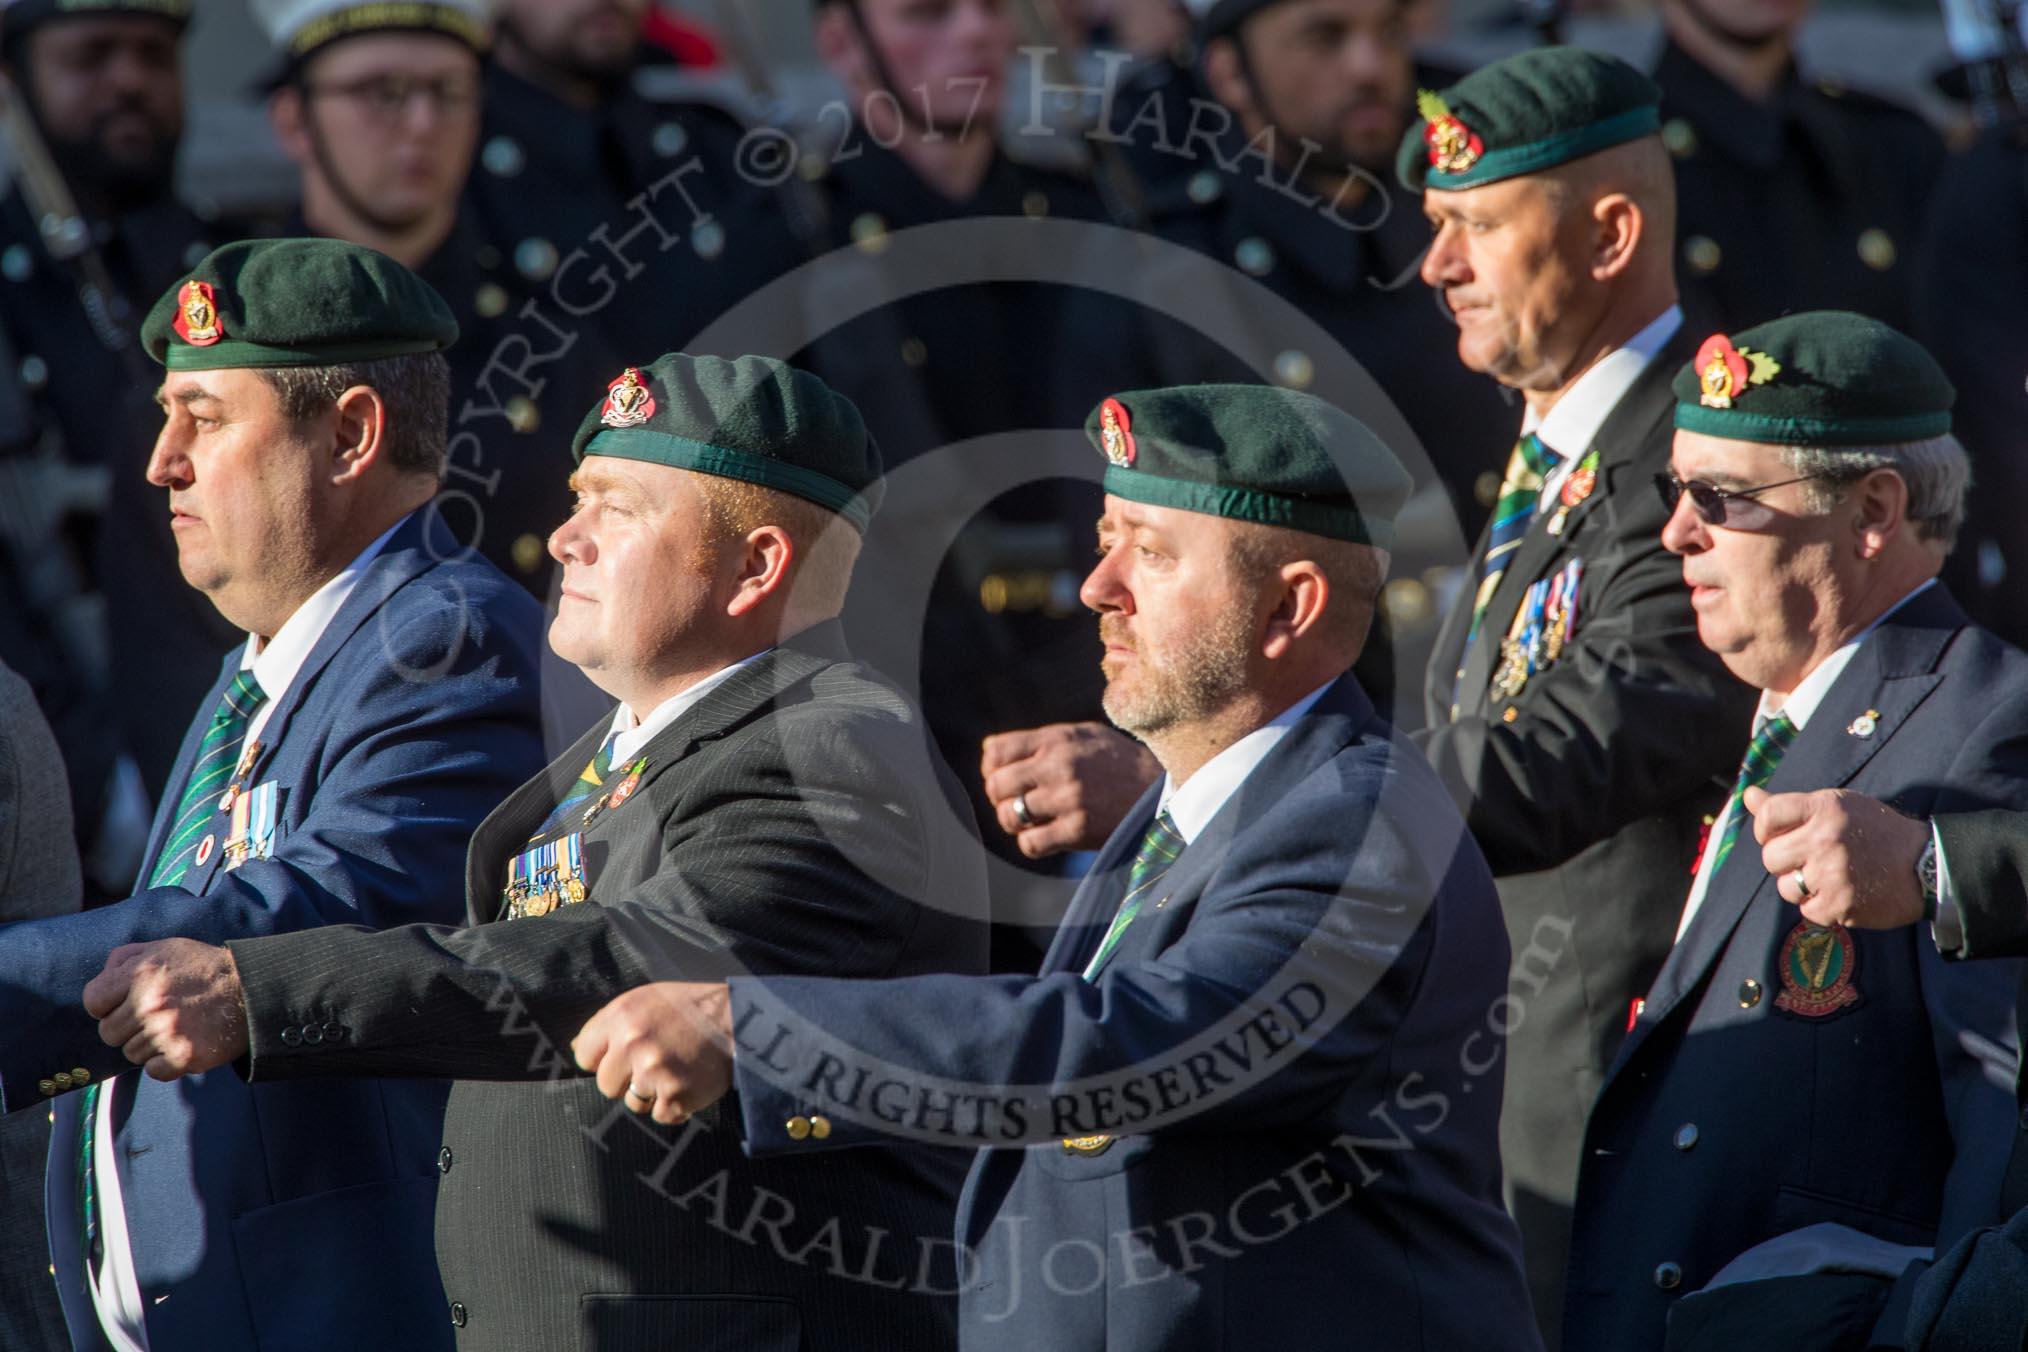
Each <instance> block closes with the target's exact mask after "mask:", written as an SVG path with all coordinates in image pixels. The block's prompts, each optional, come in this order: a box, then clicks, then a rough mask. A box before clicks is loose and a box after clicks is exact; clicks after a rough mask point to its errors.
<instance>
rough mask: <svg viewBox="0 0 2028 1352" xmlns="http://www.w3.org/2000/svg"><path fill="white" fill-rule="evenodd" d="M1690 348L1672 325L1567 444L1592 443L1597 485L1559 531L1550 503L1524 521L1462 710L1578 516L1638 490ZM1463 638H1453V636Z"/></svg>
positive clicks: (1490, 608) (1468, 671) (1484, 685)
mask: <svg viewBox="0 0 2028 1352" xmlns="http://www.w3.org/2000/svg"><path fill="white" fill-rule="evenodd" d="M1692 355H1693V347H1692V346H1691V345H1690V343H1689V340H1688V339H1687V338H1686V337H1685V330H1684V329H1681V328H1679V329H1677V331H1676V334H1675V336H1674V337H1673V338H1671V339H1670V340H1669V341H1668V342H1667V343H1666V344H1664V345H1663V347H1662V350H1661V351H1660V352H1658V353H1656V354H1655V358H1654V360H1653V361H1650V362H1649V363H1648V364H1647V365H1646V366H1645V367H1643V368H1642V369H1641V373H1640V374H1639V375H1638V376H1636V377H1634V383H1633V384H1631V385H1629V386H1628V387H1627V391H1626V393H1625V394H1623V395H1621V396H1620V398H1619V402H1617V403H1615V404H1614V405H1613V408H1612V412H1610V413H1608V414H1607V415H1606V416H1605V419H1604V420H1603V421H1602V422H1600V423H1599V425H1598V430H1597V431H1596V432H1594V433H1593V434H1592V439H1591V442H1590V444H1589V445H1586V446H1583V447H1579V448H1569V454H1570V455H1571V456H1573V457H1574V458H1575V459H1576V460H1577V461H1582V460H1583V459H1584V458H1585V457H1586V456H1587V455H1589V454H1591V452H1592V451H1593V450H1597V451H1598V453H1599V463H1598V476H1599V491H1596V492H1594V493H1592V495H1591V496H1590V497H1588V498H1586V499H1585V500H1584V501H1583V502H1582V503H1579V504H1578V505H1577V506H1575V507H1573V508H1571V509H1570V514H1569V515H1568V516H1567V517H1566V518H1565V520H1564V523H1563V529H1562V532H1561V533H1560V534H1551V533H1550V530H1549V523H1550V522H1551V521H1552V520H1554V519H1555V517H1556V507H1555V505H1554V504H1552V505H1550V506H1549V507H1547V508H1546V509H1539V510H1537V511H1536V513H1535V519H1534V520H1532V521H1530V522H1529V523H1528V530H1527V533H1526V534H1524V535H1523V536H1522V537H1521V544H1520V547H1519V548H1517V549H1516V550H1515V551H1514V558H1513V561H1512V562H1510V563H1509V564H1508V565H1507V569H1506V571H1505V572H1503V573H1502V574H1501V575H1500V583H1499V585H1498V586H1497V587H1495V588H1494V589H1493V596H1492V599H1491V600H1490V601H1489V602H1488V603H1487V606H1486V617H1485V619H1484V621H1483V622H1482V623H1481V624H1480V625H1479V633H1478V637H1477V638H1475V639H1473V640H1472V645H1471V650H1470V651H1469V652H1467V653H1466V654H1465V658H1464V664H1463V665H1464V672H1465V674H1464V678H1463V680H1462V681H1461V682H1460V683H1459V690H1460V692H1461V693H1462V695H1463V696H1464V698H1463V699H1462V700H1460V708H1461V709H1476V708H1482V707H1484V703H1485V700H1486V697H1487V695H1488V693H1489V691H1490V688H1491V686H1492V682H1493V672H1494V669H1495V668H1496V667H1497V666H1498V665H1499V661H1500V644H1501V641H1502V640H1504V639H1505V638H1506V637H1507V631H1508V630H1509V629H1511V628H1512V627H1513V624H1514V615H1515V613H1516V612H1517V611H1518V610H1520V608H1521V601H1522V599H1523V598H1524V597H1525V596H1526V595H1527V594H1528V588H1529V587H1531V586H1533V585H1534V584H1535V583H1536V582H1539V581H1540V580H1541V579H1542V578H1543V577H1545V576H1547V575H1548V574H1549V573H1551V572H1552V571H1554V570H1555V568H1556V567H1558V566H1560V565H1561V564H1562V562H1563V556H1564V555H1565V554H1566V553H1568V552H1570V548H1571V545H1572V544H1573V542H1575V540H1576V539H1577V536H1578V534H1579V528H1580V526H1581V525H1582V524H1583V522H1584V520H1585V518H1586V517H1587V516H1589V515H1590V514H1591V513H1592V512H1594V511H1597V510H1599V503H1601V502H1603V501H1606V500H1609V499H1610V498H1611V497H1612V495H1614V494H1616V493H1638V492H1642V491H1644V488H1645V486H1644V485H1642V484H1640V483H1638V482H1636V481H1635V477H1634V476H1635V469H1634V466H1633V463H1632V462H1633V461H1634V460H1636V459H1637V458H1638V457H1640V456H1641V455H1642V453H1643V452H1645V451H1646V449H1647V447H1648V444H1649V436H1650V434H1651V433H1652V431H1653V429H1654V427H1655V426H1656V424H1657V423H1658V422H1661V421H1662V420H1663V419H1665V418H1669V417H1673V416H1674V414H1673V410H1674V409H1675V406H1676V396H1675V393H1674V391H1673V390H1671V388H1670V384H1671V382H1672V381H1674V380H1675V378H1676V372H1677V370H1678V369H1680V368H1681V366H1682V364H1683V363H1684V362H1686V361H1688V360H1690V358H1691V356H1692ZM1556 449H1557V452H1558V454H1563V453H1564V452H1565V451H1566V449H1567V448H1565V447H1561V446H1559V447H1557V448H1556ZM1489 534H1490V531H1489ZM1485 548H1486V546H1485V540H1484V539H1483V538H1482V539H1481V541H1480V544H1479V550H1478V552H1477V553H1476V554H1474V555H1473V556H1472V557H1473V563H1472V570H1473V578H1472V580H1471V581H1472V583H1473V585H1476V577H1477V574H1478V572H1479V569H1480V566H1481V564H1482V562H1483V560H1484V559H1485ZM1459 609H1462V610H1463V611H1464V612H1465V624H1466V625H1467V626H1469V624H1470V622H1471V593H1470V592H1469V591H1468V592H1466V593H1465V595H1464V596H1463V597H1462V598H1461V599H1460V601H1459V604H1458V606H1457V607H1454V608H1453V611H1452V617H1451V618H1452V620H1453V621H1455V620H1456V618H1457V610H1459ZM1448 633H1449V626H1448V625H1446V636H1447V637H1448ZM1462 641H1463V640H1462V638H1460V640H1459V642H1460V643H1462ZM1455 669H1456V668H1455V667H1454V668H1453V670H1455ZM1444 713H1445V715H1446V716H1445V718H1444V720H1443V721H1445V722H1448V721H1449V718H1448V714H1449V710H1448V708H1446V709H1445V710H1444Z"/></svg>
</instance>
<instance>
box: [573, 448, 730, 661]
mask: <svg viewBox="0 0 2028 1352" xmlns="http://www.w3.org/2000/svg"><path fill="white" fill-rule="evenodd" d="M696 480H697V476H696V475H694V474H692V473H691V472H689V471H687V470H680V469H674V468H671V467H670V466H667V465H656V464H647V463H644V462H641V461H636V460H623V459H620V458H617V457H614V456H606V455H594V456H588V457H586V459H585V461H584V463H583V464H581V465H580V466H578V470H577V473H576V474H574V475H572V476H571V490H572V492H573V494H574V495H575V507H574V509H573V510H572V512H571V515H570V519H569V520H568V521H566V522H564V524H563V525H561V526H559V527H558V528H557V529H556V531H555V533H554V534H552V535H551V536H550V537H549V552H550V555H551V556H552V557H553V558H555V559H556V560H557V562H559V563H561V564H562V565H563V590H562V596H561V599H560V601H559V604H558V607H557V612H556V619H555V621H554V622H553V623H552V624H551V625H550V629H549V646H550V647H552V648H554V649H555V650H556V654H557V656H559V657H561V658H563V659H564V660H566V661H568V662H572V663H575V664H576V665H577V666H579V667H581V668H583V669H584V672H585V674H586V675H588V676H589V677H591V679H592V681H593V682H594V683H595V684H597V685H598V686H599V687H600V688H601V689H603V690H605V691H606V692H607V693H609V694H613V695H615V696H617V697H618V698H620V699H627V698H629V695H628V693H627V692H629V691H634V690H640V689H646V688H649V687H652V686H654V685H655V684H656V682H657V681H658V680H659V679H661V677H662V676H663V675H664V674H666V672H668V671H670V670H674V669H678V668H679V666H680V662H681V660H682V657H683V655H684V653H685V651H686V649H692V648H697V647H703V646H707V645H703V644H699V643H697V642H696V640H697V639H698V638H699V636H702V635H707V634H709V633H710V632H712V631H714V630H715V628H716V627H717V626H720V625H722V624H723V622H724V605H723V601H722V598H723V596H724V595H725V594H726V593H728V592H729V591H730V580H731V572H732V570H733V569H735V568H736V567H737V559H738V551H737V550H733V549H728V548H722V547H720V546H719V545H717V544H716V543H714V542H713V538H712V532H711V529H710V522H709V518H708V515H707V512H706V506H705V501H704V496H703V494H702V493H701V491H700V490H699V488H698V486H697V482H696Z"/></svg>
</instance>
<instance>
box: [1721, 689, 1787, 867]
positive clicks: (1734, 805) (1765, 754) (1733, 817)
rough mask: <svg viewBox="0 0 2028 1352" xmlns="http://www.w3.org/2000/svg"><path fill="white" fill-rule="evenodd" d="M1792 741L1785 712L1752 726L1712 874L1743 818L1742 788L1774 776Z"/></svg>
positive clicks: (1750, 786) (1727, 852) (1744, 818)
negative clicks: (1755, 726) (1751, 734)
mask: <svg viewBox="0 0 2028 1352" xmlns="http://www.w3.org/2000/svg"><path fill="white" fill-rule="evenodd" d="M1795 740H1796V725H1795V724H1793V723H1791V722H1789V716H1788V715H1787V714H1776V715H1775V716H1774V717H1773V718H1769V719H1763V720H1762V721H1761V725H1760V727H1759V728H1757V729H1755V731H1754V734H1753V740H1752V741H1751V742H1749V743H1748V744H1747V747H1746V759H1745V760H1744V761H1742V762H1740V766H1739V781H1738V782H1737V783H1735V784H1734V785H1733V786H1732V801H1731V803H1730V804H1729V807H1730V809H1731V812H1730V814H1729V815H1728V816H1727V818H1726V821H1725V834H1724V835H1722V836H1720V837H1719V838H1718V853H1717V854H1715V855H1713V856H1712V858H1711V875H1712V876H1713V877H1716V876H1718V870H1719V869H1721V868H1724V867H1725V856H1727V855H1728V854H1731V853H1732V845H1733V842H1734V841H1736V840H1738V839H1739V828H1740V826H1741V825H1742V824H1743V823H1744V822H1745V821H1746V806H1745V801H1744V800H1745V798H1746V791H1747V790H1748V789H1758V788H1760V787H1762V786H1763V785H1765V784H1766V783H1767V782H1768V780H1770V779H1772V778H1774V772H1775V767H1776V766H1777V765H1780V764H1781V763H1782V754H1783V753H1784V752H1786V751H1787V750H1788V749H1789V743H1791V742H1793V741H1795Z"/></svg>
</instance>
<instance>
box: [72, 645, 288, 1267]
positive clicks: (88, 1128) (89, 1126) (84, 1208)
mask: <svg viewBox="0 0 2028 1352" xmlns="http://www.w3.org/2000/svg"><path fill="white" fill-rule="evenodd" d="M266 698H267V696H266V695H265V694H263V693H262V691H261V683H260V682H259V681H257V680H255V679H254V674H253V670H252V668H243V669H242V670H241V671H240V672H239V674H237V675H236V676H234V677H233V678H232V684H231V685H229V686H227V687H226V688H225V694H224V696H223V697H221V698H220V699H219V701H218V709H217V710H216V711H215V712H214V713H213V714H212V715H211V726H210V727H209V728H207V729H205V733H204V740H203V742H201V743H200V744H199V745H198V748H197V761H196V763H195V764H193V765H192V766H191V767H190V778H189V779H188V780H187V781H186V782H185V783H184V785H183V797H182V798H181V799H179V800H178V801H177V804H176V825H175V826H174V827H173V828H171V830H170V832H169V835H168V838H167V839H166V840H164V841H163V843H162V853H161V854H159V855H157V856H156V858H155V871H154V873H153V874H151V875H150V876H149V878H148V886H150V887H174V886H176V884H178V883H180V882H182V881H183V878H184V875H186V874H188V873H189V872H190V865H191V863H192V862H193V860H194V857H195V855H196V852H197V847H198V844H199V843H200V842H201V841H202V840H203V839H204V835H205V831H204V828H205V827H206V825H208V824H209V823H210V821H211V817H212V814H214V813H216V812H217V811H218V810H219V808H218V803H219V799H220V798H221V797H223V796H224V793H225V786H226V785H227V784H229V783H231V782H232V776H233V771H234V770H236V769H237V768H238V766H239V758H240V743H241V742H243V741H245V740H246V729H247V724H248V722H249V721H250V720H251V719H252V718H253V714H254V710H256V709H258V708H260V706H261V701H262V700H264V699H266ZM101 1088H103V1086H102V1085H97V1084H91V1085H86V1086H85V1089H84V1098H83V1100H82V1105H81V1113H80V1120H79V1123H78V1143H77V1200H78V1212H79V1215H80V1217H81V1218H82V1220H83V1222H84V1251H85V1262H86V1263H87V1264H88V1265H89V1266H90V1268H91V1270H92V1271H93V1272H96V1271H98V1265H99V1263H100V1261H101V1260H102V1259H103V1258H104V1257H105V1246H104V1240H103V1237H102V1236H101V1234H100V1233H99V1206H98V1175H97V1172H96V1170H97V1163H98V1121H99V1091H100V1089H101Z"/></svg>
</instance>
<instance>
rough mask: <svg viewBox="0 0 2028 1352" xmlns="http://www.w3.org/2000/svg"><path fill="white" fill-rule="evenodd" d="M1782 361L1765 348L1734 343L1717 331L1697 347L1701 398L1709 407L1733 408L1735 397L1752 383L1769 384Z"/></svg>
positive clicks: (1702, 402)
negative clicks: (1761, 349)
mask: <svg viewBox="0 0 2028 1352" xmlns="http://www.w3.org/2000/svg"><path fill="white" fill-rule="evenodd" d="M1781 369H1782V366H1781V363H1780V362H1778V361H1776V360H1775V359H1774V358H1773V357H1770V356H1768V355H1767V353H1765V352H1754V351H1752V350H1750V349H1748V348H1743V347H1734V346H1733V345H1732V340H1731V339H1730V338H1727V337H1726V336H1725V335H1724V334H1722V333H1714V334H1712V335H1711V336H1710V337H1709V338H1706V339H1705V340H1704V346H1702V347H1700V348H1698V349H1697V384H1698V387H1699V389H1700V391H1701V393H1699V395H1698V396H1697V402H1698V403H1700V404H1702V405H1704V407H1706V408H1731V407H1732V401H1733V400H1734V399H1736V398H1738V397H1739V395H1740V393H1741V392H1742V391H1743V390H1745V389H1746V388H1747V387H1748V386H1750V385H1765V384H1767V383H1768V382H1769V381H1770V380H1773V379H1774V378H1775V377H1776V376H1777V375H1779V374H1781Z"/></svg>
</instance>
